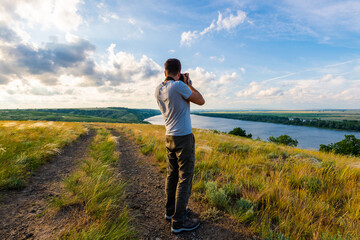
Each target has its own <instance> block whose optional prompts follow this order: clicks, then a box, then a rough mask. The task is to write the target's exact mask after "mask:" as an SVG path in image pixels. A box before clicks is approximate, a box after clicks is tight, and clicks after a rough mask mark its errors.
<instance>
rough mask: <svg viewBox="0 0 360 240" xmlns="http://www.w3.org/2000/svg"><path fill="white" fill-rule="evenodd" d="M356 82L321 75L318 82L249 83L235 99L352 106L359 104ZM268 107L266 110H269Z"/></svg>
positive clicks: (359, 81) (273, 102)
mask: <svg viewBox="0 0 360 240" xmlns="http://www.w3.org/2000/svg"><path fill="white" fill-rule="evenodd" d="M359 92H360V80H352V79H346V78H345V77H344V76H334V75H332V74H325V75H323V76H321V77H319V78H313V79H300V80H288V79H287V80H286V79H277V78H274V80H271V81H269V80H265V81H262V82H251V83H250V84H249V85H248V86H247V87H246V88H245V89H243V90H241V91H238V92H237V94H236V95H237V96H238V97H239V98H240V99H243V100H254V101H255V102H254V103H256V102H257V103H259V104H262V103H265V102H267V103H269V104H270V101H271V104H276V105H283V106H284V105H287V106H293V107H296V106H299V104H308V105H309V108H310V106H322V105H324V104H325V105H326V106H328V107H329V106H331V104H340V105H341V104H346V106H349V105H353V106H354V105H356V104H358V103H359V102H358V101H359V99H360V97H359V94H358V93H359ZM272 106H273V105H271V106H270V107H272Z"/></svg>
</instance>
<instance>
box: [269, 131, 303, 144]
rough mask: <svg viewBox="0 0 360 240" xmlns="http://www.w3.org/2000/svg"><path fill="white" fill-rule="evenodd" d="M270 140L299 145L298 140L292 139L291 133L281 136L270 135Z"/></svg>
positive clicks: (277, 142)
mask: <svg viewBox="0 0 360 240" xmlns="http://www.w3.org/2000/svg"><path fill="white" fill-rule="evenodd" d="M268 141H269V142H273V143H276V144H283V145H287V146H292V147H296V146H297V145H298V140H296V139H292V138H291V137H290V136H289V135H286V134H285V135H280V136H279V137H273V136H270V137H269V138H268Z"/></svg>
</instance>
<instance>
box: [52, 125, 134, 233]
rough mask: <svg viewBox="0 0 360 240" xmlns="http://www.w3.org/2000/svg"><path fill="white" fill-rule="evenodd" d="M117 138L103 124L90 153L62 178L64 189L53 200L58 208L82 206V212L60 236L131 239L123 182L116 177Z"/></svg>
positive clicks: (90, 148) (132, 231) (131, 230)
mask: <svg viewBox="0 0 360 240" xmlns="http://www.w3.org/2000/svg"><path fill="white" fill-rule="evenodd" d="M118 158H119V153H118V152H116V139H115V138H114V137H113V136H112V135H111V133H110V132H109V131H107V130H105V129H103V128H99V129H98V130H97V135H96V137H95V138H94V140H93V142H92V143H91V145H90V147H89V156H88V157H87V158H85V159H83V160H82V163H81V165H80V166H79V167H78V168H77V169H76V170H75V171H74V172H73V173H72V174H71V175H70V176H69V177H68V178H66V179H65V180H64V185H65V190H66V191H65V192H64V193H63V195H62V196H60V197H58V198H55V199H54V200H53V204H52V205H53V206H54V207H55V208H57V209H59V210H60V209H61V208H66V207H68V206H76V205H78V206H83V208H84V209H85V216H84V215H83V214H81V213H80V214H78V216H77V217H76V219H77V222H76V223H74V224H73V225H72V226H70V227H69V228H68V229H67V230H66V231H64V232H63V233H62V235H61V236H59V238H60V239H132V238H134V237H135V232H134V230H133V229H132V227H131V226H130V224H129V220H130V218H129V217H128V211H127V209H126V207H125V204H124V200H123V198H124V187H125V184H124V183H123V182H122V181H121V180H120V179H118V177H117V174H116V171H115V170H116V169H115V167H116V163H117V161H118Z"/></svg>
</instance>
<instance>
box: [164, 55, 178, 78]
mask: <svg viewBox="0 0 360 240" xmlns="http://www.w3.org/2000/svg"><path fill="white" fill-rule="evenodd" d="M164 66H165V72H166V74H167V75H169V74H170V75H176V74H178V73H179V72H181V63H180V61H179V59H176V58H169V59H168V60H167V61H166V62H165V64H164Z"/></svg>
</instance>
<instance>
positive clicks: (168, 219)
mask: <svg viewBox="0 0 360 240" xmlns="http://www.w3.org/2000/svg"><path fill="white" fill-rule="evenodd" d="M190 213H191V209H190V208H186V212H185V214H186V216H187V215H189V214H190ZM165 219H166V221H169V222H170V221H171V219H172V216H168V215H166V214H165Z"/></svg>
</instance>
